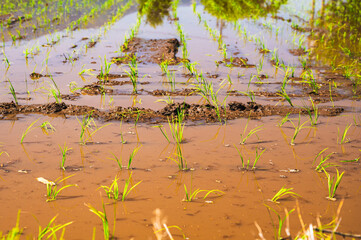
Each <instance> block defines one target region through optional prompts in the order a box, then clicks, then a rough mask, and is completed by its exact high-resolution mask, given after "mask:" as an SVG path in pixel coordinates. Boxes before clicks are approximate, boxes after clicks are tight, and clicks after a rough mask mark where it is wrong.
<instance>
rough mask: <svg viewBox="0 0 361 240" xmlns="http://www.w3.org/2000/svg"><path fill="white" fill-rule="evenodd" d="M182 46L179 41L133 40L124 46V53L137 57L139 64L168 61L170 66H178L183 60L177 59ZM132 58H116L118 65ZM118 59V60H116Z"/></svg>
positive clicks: (172, 39) (173, 39) (174, 39)
mask: <svg viewBox="0 0 361 240" xmlns="http://www.w3.org/2000/svg"><path fill="white" fill-rule="evenodd" d="M179 46H180V44H179V41H178V39H176V38H170V39H143V38H133V40H132V41H131V42H129V44H128V46H123V49H124V52H125V53H127V54H128V55H130V56H133V55H136V56H137V60H138V62H145V63H156V64H160V63H161V62H164V61H168V63H169V64H170V65H172V64H178V63H179V62H181V60H182V59H181V58H178V57H176V54H177V52H178V47H179ZM129 58H130V57H126V56H123V57H122V56H121V57H117V58H114V59H113V61H115V62H116V63H125V62H126V61H129ZM116 59H118V60H116Z"/></svg>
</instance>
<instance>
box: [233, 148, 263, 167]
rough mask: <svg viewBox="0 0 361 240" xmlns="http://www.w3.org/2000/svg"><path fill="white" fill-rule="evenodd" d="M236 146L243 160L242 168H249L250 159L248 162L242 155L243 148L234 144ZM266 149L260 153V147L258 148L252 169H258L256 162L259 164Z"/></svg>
mask: <svg viewBox="0 0 361 240" xmlns="http://www.w3.org/2000/svg"><path fill="white" fill-rule="evenodd" d="M234 147H235V148H236V149H237V152H238V154H239V156H240V157H241V160H242V168H241V169H242V170H249V164H250V159H248V161H247V163H246V162H245V160H244V158H243V156H242V153H241V150H240V149H238V148H237V147H236V145H234ZM264 151H266V149H264V150H263V151H262V152H261V153H260V154H258V149H256V157H255V159H254V162H253V165H252V168H251V170H256V164H257V162H258V160H259V159H260V157H261V156H262V154H263V153H264Z"/></svg>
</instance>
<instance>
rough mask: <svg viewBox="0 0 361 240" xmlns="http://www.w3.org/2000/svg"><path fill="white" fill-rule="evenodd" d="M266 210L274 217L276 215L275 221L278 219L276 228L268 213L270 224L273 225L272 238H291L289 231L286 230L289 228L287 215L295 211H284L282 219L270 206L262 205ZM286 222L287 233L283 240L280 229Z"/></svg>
mask: <svg viewBox="0 0 361 240" xmlns="http://www.w3.org/2000/svg"><path fill="white" fill-rule="evenodd" d="M264 205H265V206H266V207H267V209H268V210H271V211H272V212H274V213H275V214H276V215H277V219H278V226H276V224H275V223H274V221H273V218H272V217H271V213H270V212H269V211H268V213H269V215H270V217H271V222H272V225H273V229H274V236H275V239H291V236H290V233H289V230H288V231H287V228H289V215H290V214H291V213H292V212H293V211H294V210H295V209H292V210H291V211H288V210H287V209H285V216H284V217H283V218H282V217H281V215H280V214H279V213H278V212H277V211H276V210H275V209H273V208H271V207H270V206H268V205H266V204H264ZM285 222H286V229H285V231H286V233H287V237H286V238H283V237H282V234H281V232H282V228H283V225H284V224H285Z"/></svg>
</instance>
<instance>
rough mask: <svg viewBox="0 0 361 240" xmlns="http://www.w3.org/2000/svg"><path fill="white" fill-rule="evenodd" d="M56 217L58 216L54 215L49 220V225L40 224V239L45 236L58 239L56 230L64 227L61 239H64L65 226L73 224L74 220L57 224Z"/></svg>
mask: <svg viewBox="0 0 361 240" xmlns="http://www.w3.org/2000/svg"><path fill="white" fill-rule="evenodd" d="M56 217H57V216H55V217H53V218H52V219H51V220H50V221H49V223H48V225H47V226H46V227H44V228H42V227H41V226H39V234H38V240H41V239H43V238H46V239H49V238H51V239H57V237H56V232H57V231H59V230H61V229H62V234H61V237H60V239H63V236H64V233H65V227H66V226H68V225H70V224H72V223H73V222H67V223H64V224H58V225H55V224H54V221H55V219H56Z"/></svg>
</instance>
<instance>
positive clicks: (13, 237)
mask: <svg viewBox="0 0 361 240" xmlns="http://www.w3.org/2000/svg"><path fill="white" fill-rule="evenodd" d="M20 213H21V210H20V209H19V210H18V216H17V218H16V224H15V227H13V228H12V229H11V230H10V231H9V232H8V233H7V234H5V235H2V232H0V239H2V240H19V239H20V236H21V235H22V234H23V229H22V228H20V227H19V225H20V224H19V223H20Z"/></svg>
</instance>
